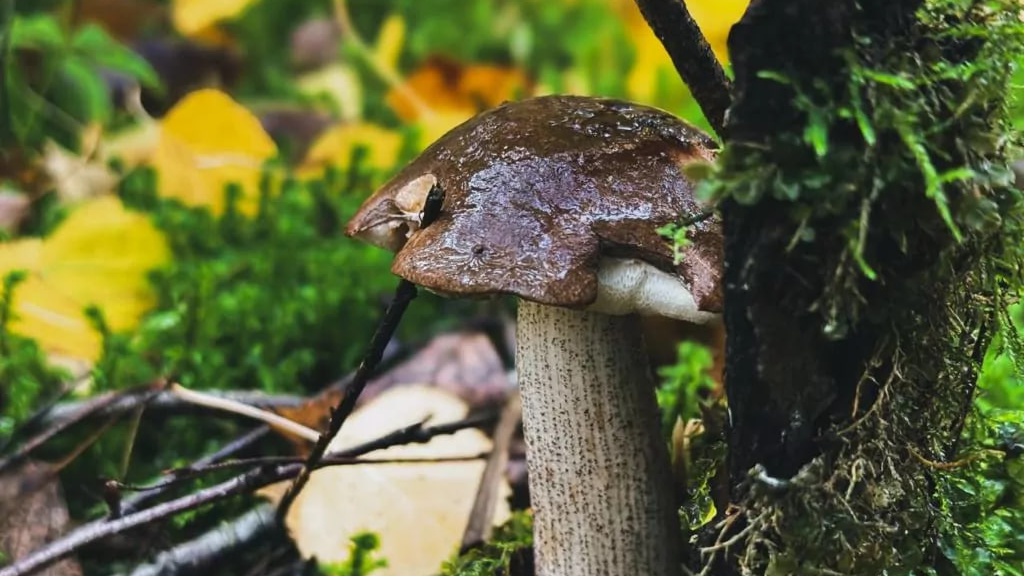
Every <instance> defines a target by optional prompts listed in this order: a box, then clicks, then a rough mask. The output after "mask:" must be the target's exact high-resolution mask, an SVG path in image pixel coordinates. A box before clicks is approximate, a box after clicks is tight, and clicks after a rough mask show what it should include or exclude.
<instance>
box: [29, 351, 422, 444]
mask: <svg viewBox="0 0 1024 576" xmlns="http://www.w3.org/2000/svg"><path fill="white" fill-rule="evenodd" d="M402 353H403V349H402V347H401V346H399V347H391V346H389V347H388V348H386V349H385V350H384V357H383V359H382V360H381V364H387V363H389V362H391V361H393V360H394V359H395V358H397V357H398V356H400V355H401V354H402ZM353 376H354V374H348V375H346V376H345V377H343V378H341V379H339V380H337V381H335V382H332V383H331V384H329V385H327V386H325V387H324V389H325V390H330V389H338V390H344V389H345V388H346V387H347V386H348V385H349V384H350V383H351V382H352V378H353ZM203 393H204V394H207V395H210V396H215V397H217V398H224V399H226V400H230V401H233V402H240V403H242V404H248V405H249V406H256V407H259V408H285V407H287V408H294V407H298V406H301V405H302V404H303V403H305V402H308V401H309V398H305V397H303V396H296V395H289V394H267V393H265V392H260V391H257V390H207V391H204V392H203ZM144 399H145V397H144V396H142V395H140V394H138V393H137V392H136V393H132V394H123V395H118V396H117V397H116V398H115V399H114V401H113V402H111V403H108V404H106V405H104V406H103V407H102V408H100V409H98V410H94V411H92V412H90V413H88V414H86V415H85V417H86V418H93V417H103V416H110V415H113V414H122V413H125V412H133V411H134V410H135V409H136V408H137V407H138V406H139V405H140V404H141V403H142V400H144ZM94 400H95V399H93V400H86V401H81V402H67V403H60V404H57V405H56V406H54V407H53V408H52V409H51V410H49V411H47V412H46V413H45V414H44V415H43V416H42V419H41V420H39V421H38V426H32V425H30V424H29V423H28V422H26V425H25V427H26V428H41V427H45V426H56V425H58V424H60V423H62V422H63V421H64V420H67V419H69V418H75V417H77V415H78V413H79V411H80V410H82V408H83V407H84V406H86V405H90V404H91V403H92V402H93V401H94ZM194 406H195V405H194V404H191V403H189V402H185V401H184V400H182V399H181V398H180V397H178V396H176V395H174V394H172V393H171V392H169V391H164V390H161V391H160V392H158V393H157V394H156V395H154V396H152V397H151V398H149V399H148V400H147V402H146V411H147V412H149V413H151V414H152V413H154V412H158V411H159V412H172V413H173V412H176V411H184V410H186V409H191V408H193V407H194Z"/></svg>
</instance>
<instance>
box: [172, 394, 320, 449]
mask: <svg viewBox="0 0 1024 576" xmlns="http://www.w3.org/2000/svg"><path fill="white" fill-rule="evenodd" d="M171 393H172V394H174V395H175V396H178V397H179V398H181V399H182V400H184V401H186V402H189V403H192V404H196V405H197V406H205V407H207V408H213V409H215V410H223V411H225V412H231V413H233V414H240V415H242V416H246V417H249V418H253V419H255V420H259V421H261V422H265V423H267V424H270V425H271V426H273V427H275V428H279V429H281V430H283V431H285V432H288V433H289V434H292V435H294V436H298V437H299V438H302V439H304V440H309V441H310V442H316V441H317V439H318V438H319V437H320V434H319V433H318V432H317V431H316V430H313V429H312V428H309V427H307V426H303V425H302V424H299V423H298V422H293V421H291V420H289V419H287V418H285V417H284V416H280V415H278V414H274V413H273V412H267V411H266V410H261V409H259V408H256V407H254V406H249V405H248V404H244V403H242V402H235V401H233V400H230V399H228V398H222V397H219V396H214V395H212V394H206V393H204V392H199V391H196V390H189V389H188V388H185V387H184V386H182V385H181V384H177V383H175V384H171Z"/></svg>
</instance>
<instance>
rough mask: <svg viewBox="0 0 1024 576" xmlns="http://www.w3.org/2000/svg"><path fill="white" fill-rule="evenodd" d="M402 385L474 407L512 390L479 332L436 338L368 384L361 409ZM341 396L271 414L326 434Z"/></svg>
mask: <svg viewBox="0 0 1024 576" xmlns="http://www.w3.org/2000/svg"><path fill="white" fill-rule="evenodd" d="M401 386H433V387H436V388H439V389H441V390H443V391H445V392H448V393H451V394H454V395H456V396H458V397H459V398H460V399H461V400H462V401H463V402H466V403H467V404H469V406H470V407H471V408H473V409H477V408H481V407H484V406H497V405H499V404H501V403H502V402H504V401H505V399H506V398H507V397H508V394H509V392H510V390H511V389H512V383H511V382H510V381H509V378H508V375H507V374H506V373H505V370H504V368H503V367H502V364H501V359H500V358H499V357H498V354H497V352H495V351H494V347H493V346H492V345H491V341H490V339H488V338H487V336H485V335H484V334H482V333H480V332H454V333H448V334H440V335H438V336H435V337H434V338H433V339H432V340H431V341H430V342H429V343H428V344H427V345H426V346H424V347H423V348H422V349H420V350H419V351H418V352H417V353H416V354H414V355H412V356H411V357H409V358H408V359H406V360H405V361H403V362H401V363H399V364H398V365H396V366H395V367H393V368H391V369H390V370H388V371H387V372H385V373H383V374H381V375H380V376H378V377H376V378H374V379H372V380H370V382H369V383H368V384H367V385H366V389H365V390H363V393H362V394H361V395H360V396H359V403H358V405H359V406H362V405H364V404H366V403H368V402H372V401H373V400H374V399H375V398H377V397H378V396H380V395H381V394H384V393H385V392H387V391H388V390H391V389H394V388H398V387H401ZM341 397H342V393H341V390H339V389H338V388H337V387H333V386H332V387H330V388H327V389H326V390H325V391H323V392H321V393H320V394H318V395H316V396H315V397H313V398H311V399H309V400H308V401H306V402H303V403H302V404H300V405H298V406H292V407H288V406H282V407H278V408H274V409H273V410H274V412H276V413H277V414H278V415H280V416H283V417H285V418H287V419H289V420H291V421H292V422H297V423H299V424H302V425H303V426H306V427H308V428H313V429H314V430H322V429H323V428H324V427H325V426H326V425H327V421H328V419H329V418H330V414H331V409H332V408H334V407H335V406H337V405H338V402H340V401H341ZM278 432H280V433H282V434H283V435H285V436H288V437H289V439H291V440H293V441H294V442H295V447H296V450H297V451H298V452H300V453H302V452H303V451H305V450H307V449H308V447H309V443H308V442H307V441H306V440H305V439H302V438H295V437H291V436H289V435H288V434H287V433H286V432H284V431H281V430H278Z"/></svg>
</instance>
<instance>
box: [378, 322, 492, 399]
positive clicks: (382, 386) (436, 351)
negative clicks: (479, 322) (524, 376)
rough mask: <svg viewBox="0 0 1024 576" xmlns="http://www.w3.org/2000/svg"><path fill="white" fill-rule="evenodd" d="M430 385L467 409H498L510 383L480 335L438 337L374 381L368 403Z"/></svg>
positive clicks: (490, 348) (442, 335)
mask: <svg viewBox="0 0 1024 576" xmlns="http://www.w3.org/2000/svg"><path fill="white" fill-rule="evenodd" d="M420 383H429V384H430V385H432V386H436V387H437V388H440V389H441V390H444V391H446V392H450V393H452V394H455V395H457V396H458V397H459V398H461V399H462V400H463V401H465V402H467V403H469V405H470V406H472V407H474V408H476V407H480V406H488V405H497V404H500V403H501V402H503V401H504V400H505V398H506V397H507V396H508V394H509V392H510V390H511V389H512V383H511V382H510V381H509V378H508V375H507V374H506V373H505V370H504V368H503V367H502V365H501V358H499V357H498V353H497V352H495V351H494V347H493V346H492V345H491V341H490V339H488V338H487V336H485V335H484V334H482V333H480V332H455V333H451V334H441V335H439V336H436V337H435V338H433V339H432V340H431V341H430V343H429V344H427V345H426V346H425V347H423V349H421V350H420V351H419V352H417V353H416V354H414V355H413V356H412V357H410V358H409V359H407V360H405V361H404V362H402V363H400V364H398V365H397V366H395V367H394V368H392V369H391V370H388V371H387V372H386V373H384V374H382V375H381V376H380V377H378V378H375V379H373V380H372V381H371V382H370V383H369V384H368V385H367V387H366V390H365V391H364V392H363V396H364V398H366V400H367V401H369V400H371V399H373V398H374V397H376V396H377V395H379V394H381V393H383V392H384V391H385V390H389V389H391V388H394V387H396V386H406V385H417V384H420Z"/></svg>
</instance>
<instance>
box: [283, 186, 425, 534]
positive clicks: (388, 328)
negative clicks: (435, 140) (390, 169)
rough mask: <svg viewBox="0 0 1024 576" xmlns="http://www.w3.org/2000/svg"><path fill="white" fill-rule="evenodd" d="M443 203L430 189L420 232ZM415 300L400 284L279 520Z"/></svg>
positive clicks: (413, 292) (407, 286)
mask: <svg viewBox="0 0 1024 576" xmlns="http://www.w3.org/2000/svg"><path fill="white" fill-rule="evenodd" d="M443 202H444V191H443V190H442V189H441V187H440V186H437V185H435V186H434V187H432V188H431V189H430V192H429V193H428V194H427V200H426V202H425V204H424V207H423V214H422V215H421V218H420V226H421V228H426V227H427V226H429V225H430V224H431V223H432V222H433V221H434V220H436V219H437V216H438V215H439V214H440V212H441V205H442V203H443ZM415 297H416V286H415V285H414V284H413V283H412V282H409V281H408V280H405V279H403V280H401V281H400V282H399V283H398V288H396V289H395V297H394V299H393V300H392V301H391V304H390V305H389V306H388V309H387V311H386V312H385V313H384V317H383V318H382V319H381V321H380V324H379V325H378V326H377V331H376V333H374V335H373V338H372V339H371V340H370V347H369V349H368V350H367V351H366V355H365V356H364V357H363V361H362V362H361V363H360V364H359V368H358V369H357V370H356V375H355V377H354V378H353V379H352V383H351V385H350V386H348V388H347V389H346V390H345V394H344V395H343V396H342V398H341V402H340V403H339V404H338V407H337V408H336V409H334V410H332V411H331V421H330V423H329V424H328V426H327V431H326V432H324V433H323V434H322V435H321V436H320V439H319V440H317V443H316V444H315V445H314V446H313V450H312V451H311V452H310V453H309V458H308V459H307V460H306V465H305V466H304V467H303V468H302V472H300V473H299V475H298V476H297V477H296V478H295V482H294V483H293V484H292V485H291V487H290V488H289V489H288V490H287V491H286V492H285V493H284V496H283V497H282V498H281V502H280V504H279V506H278V509H277V517H278V520H279V521H281V522H282V523H283V522H284V518H285V516H287V514H288V509H289V508H290V507H291V505H292V503H293V502H295V498H296V497H297V496H298V495H299V492H301V491H302V488H303V486H305V485H306V482H308V481H309V475H310V472H311V471H312V470H313V469H315V468H316V465H317V462H319V461H320V460H321V459H322V458H323V457H324V454H325V453H326V452H327V447H328V446H329V445H330V443H331V440H334V437H335V436H337V435H338V432H339V431H340V430H341V426H342V424H344V423H345V420H347V419H348V417H349V415H350V414H352V411H353V410H355V407H356V402H357V401H358V400H359V395H360V394H362V392H363V389H364V388H366V384H367V382H369V380H370V375H371V374H373V371H374V369H375V368H376V367H377V364H378V363H380V360H381V356H382V355H383V353H384V348H386V347H387V344H388V342H389V341H390V340H391V336H392V334H394V332H395V329H397V328H398V323H399V322H400V321H401V320H402V315H403V314H404V313H405V309H406V308H408V306H409V303H410V302H412V300H413V298H415Z"/></svg>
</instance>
